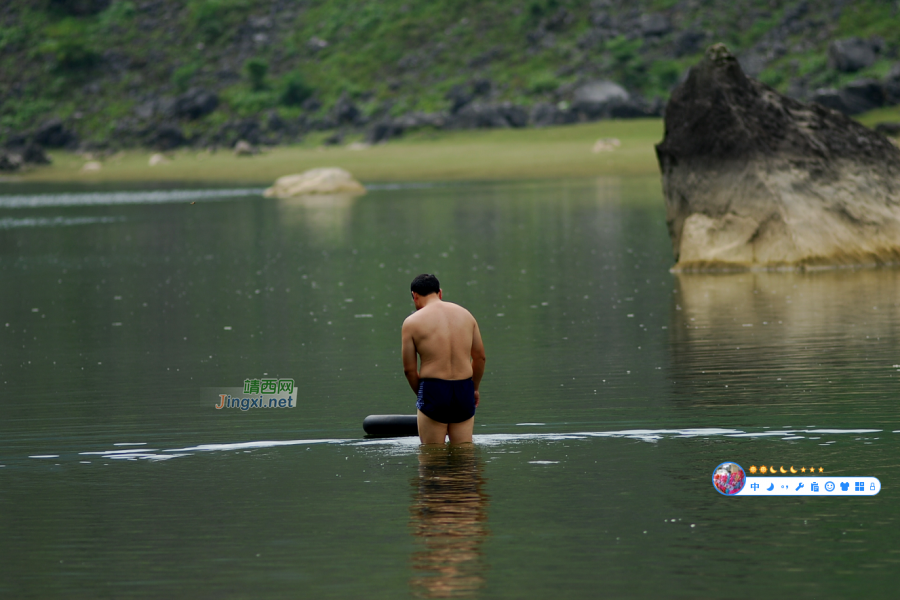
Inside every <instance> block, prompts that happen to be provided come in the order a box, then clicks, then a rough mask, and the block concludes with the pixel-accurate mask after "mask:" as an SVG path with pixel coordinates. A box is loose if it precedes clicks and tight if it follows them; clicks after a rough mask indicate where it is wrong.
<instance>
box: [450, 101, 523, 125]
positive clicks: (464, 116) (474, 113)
mask: <svg viewBox="0 0 900 600" xmlns="http://www.w3.org/2000/svg"><path fill="white" fill-rule="evenodd" d="M527 124H528V112H527V111H526V110H525V109H524V108H522V107H521V106H517V105H515V104H512V103H511V102H501V103H499V104H483V103H481V102H473V103H472V104H468V105H466V106H465V107H464V108H463V109H462V110H460V111H459V112H458V113H456V114H455V115H453V116H452V118H450V119H449V120H448V122H447V127H449V128H451V129H483V128H504V127H525V126H526V125H527Z"/></svg>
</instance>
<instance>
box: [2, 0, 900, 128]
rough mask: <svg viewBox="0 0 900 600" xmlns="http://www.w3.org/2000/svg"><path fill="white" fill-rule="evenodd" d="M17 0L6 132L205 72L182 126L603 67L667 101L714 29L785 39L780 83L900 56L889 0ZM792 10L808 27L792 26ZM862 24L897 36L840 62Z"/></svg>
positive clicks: (525, 98) (545, 80)
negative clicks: (659, 17)
mask: <svg viewBox="0 0 900 600" xmlns="http://www.w3.org/2000/svg"><path fill="white" fill-rule="evenodd" d="M77 4H79V5H87V4H90V3H89V2H81V3H77ZM8 5H9V6H8V8H7V11H6V15H7V17H6V21H5V22H4V23H3V27H2V28H0V91H2V93H0V127H4V128H6V130H0V139H2V138H4V137H6V136H7V135H9V134H10V133H12V132H13V131H14V130H17V129H22V128H29V127H33V126H34V125H36V124H37V123H39V122H40V121H42V120H44V119H46V118H48V117H52V116H60V117H63V118H65V117H67V116H69V115H74V114H76V113H79V114H82V115H83V118H81V119H79V120H78V121H77V122H75V121H70V123H69V124H70V126H72V127H73V128H75V129H76V130H77V131H78V133H79V135H80V136H81V137H82V139H94V138H97V139H99V138H102V137H103V136H104V135H106V133H107V132H108V131H109V130H110V128H111V126H112V125H114V123H112V122H111V120H112V119H122V118H125V117H133V115H134V113H133V111H134V108H135V107H136V106H137V105H138V104H140V103H143V102H145V101H146V98H147V97H148V96H174V95H176V94H179V93H182V92H184V91H186V90H187V89H189V88H191V87H199V88H203V89H207V90H211V91H214V92H216V93H217V94H219V97H220V99H221V103H220V104H219V108H217V110H216V111H215V112H214V113H212V114H210V115H207V116H204V117H202V118H201V119H198V120H197V121H196V122H192V123H190V124H189V125H188V124H184V126H185V127H188V126H189V127H190V128H191V129H192V130H196V131H198V132H203V131H208V130H210V128H212V127H214V126H218V125H220V124H221V123H224V122H226V121H228V120H229V119H233V118H235V117H251V116H257V117H259V116H260V115H261V113H263V112H265V111H269V110H273V109H276V110H279V111H281V112H285V111H286V112H285V114H290V115H293V116H297V115H299V114H300V112H299V111H300V110H301V109H300V106H301V105H303V103H304V102H305V101H306V100H307V99H309V98H311V97H315V98H316V99H317V100H318V104H319V105H320V106H321V108H320V109H319V110H318V112H314V113H309V112H306V113H304V114H305V116H306V117H307V118H309V119H316V118H321V117H323V116H325V115H326V114H328V113H329V111H330V110H331V108H332V107H333V106H334V104H335V102H336V101H337V99H338V98H340V97H341V96H342V95H345V94H346V95H348V96H349V97H350V98H351V99H352V100H353V101H354V102H355V103H356V105H357V107H358V108H359V109H360V110H361V111H362V112H363V114H366V115H382V114H390V115H401V114H404V113H407V112H409V111H424V112H434V111H442V110H447V109H448V107H449V106H450V103H449V101H448V100H447V98H446V95H447V92H448V91H449V90H450V89H451V88H452V87H453V86H455V85H463V86H469V85H470V84H471V83H472V82H473V81H474V80H476V79H477V80H482V79H483V80H488V81H490V82H491V95H490V100H491V101H512V102H515V103H517V104H520V105H524V106H526V107H528V106H530V105H533V104H535V103H538V102H553V103H559V102H565V101H567V100H571V94H572V91H573V90H574V89H575V88H576V87H577V85H578V84H579V83H581V82H584V81H587V80H590V79H611V80H613V81H616V82H618V83H620V84H622V85H623V86H625V87H626V88H627V89H628V91H629V92H631V93H633V94H637V95H640V96H642V97H643V98H644V99H646V100H647V101H652V100H654V99H655V98H659V99H661V100H665V99H666V98H667V97H668V95H669V93H670V91H671V89H672V88H673V86H674V85H676V84H677V82H678V80H679V78H680V77H682V75H683V74H684V72H685V70H686V69H687V68H688V67H690V65H692V64H694V63H695V62H696V61H697V60H699V58H700V56H701V54H702V51H703V48H704V46H705V45H707V44H709V43H712V42H716V41H724V42H726V43H727V44H729V45H730V47H731V50H732V51H734V52H736V53H737V54H739V55H746V54H747V53H753V52H755V53H757V54H758V55H761V54H766V52H768V50H771V49H772V48H776V47H777V49H778V50H777V52H774V51H772V52H769V53H768V54H766V55H767V56H770V57H771V58H770V59H768V62H767V63H766V65H765V68H764V69H763V70H762V72H761V73H760V74H759V78H760V79H761V80H762V81H765V82H766V83H768V84H770V85H772V86H774V87H776V88H777V89H779V90H780V91H786V90H787V89H788V86H789V85H791V84H792V83H795V82H796V81H797V80H802V81H803V82H804V85H805V88H806V89H807V90H814V89H817V88H819V87H830V86H840V85H843V84H845V83H847V82H849V81H851V80H853V79H856V78H859V77H875V78H879V77H883V76H884V75H885V74H886V73H887V72H888V70H889V69H890V67H891V65H892V64H893V63H894V62H895V61H896V60H898V55H900V28H897V27H896V23H897V19H898V18H900V15H898V10H900V9H898V5H897V3H896V2H890V3H885V2H879V1H877V0H859V1H858V2H853V3H846V4H845V5H844V6H843V8H840V9H839V10H838V9H836V8H835V7H834V6H833V5H832V4H827V5H826V4H819V3H813V2H807V3H806V7H807V8H806V11H805V12H804V11H802V10H800V11H799V13H798V10H799V6H800V0H748V1H747V2H739V3H735V2H731V1H730V0H706V1H704V2H702V3H684V2H675V1H674V0H638V1H637V2H636V3H635V2H626V1H625V0H611V1H610V2H609V3H596V2H592V1H591V0H529V1H527V2H521V1H519V0H432V1H431V2H409V1H408V0H381V1H379V2H363V3H361V2H358V1H357V0H308V1H306V2H296V1H293V0H291V1H284V2H275V0H260V1H258V2H252V1H251V0H188V1H187V2H179V1H177V0H157V1H155V2H137V1H136V0H111V2H110V3H109V5H108V7H107V8H106V9H105V10H102V11H100V12H95V13H91V12H90V11H87V12H83V11H82V12H79V11H81V9H79V10H78V11H74V12H73V10H72V6H74V4H73V3H69V2H65V1H62V0H59V1H57V0H44V1H41V2H35V1H34V0H9V2H8ZM70 5H71V6H70ZM96 5H97V6H103V3H96ZM836 11H837V12H836ZM652 12H662V13H663V14H664V15H665V16H666V18H668V19H669V22H670V23H671V30H670V31H668V32H665V33H661V34H658V35H656V34H652V35H650V34H645V33H644V32H642V29H641V21H640V17H641V16H642V15H646V14H648V13H652ZM794 13H797V14H800V16H799V17H790V18H792V19H794V21H792V22H794V23H801V26H796V27H794V26H791V27H788V26H786V25H785V22H786V21H785V20H786V19H788V18H789V16H790V15H791V14H794ZM688 30H690V31H694V32H699V34H700V36H701V37H700V41H698V42H697V43H696V44H695V45H689V46H687V47H686V49H685V48H682V47H681V46H679V45H678V42H677V40H678V39H679V36H680V35H681V34H682V33H684V32H686V31H688ZM776 31H777V32H778V33H777V36H774V35H775V34H773V32H776ZM854 35H856V36H861V37H865V38H869V37H870V36H880V37H881V38H882V39H883V41H884V45H883V47H884V51H883V52H881V54H879V56H878V60H877V61H876V63H875V64H873V65H872V66H870V67H868V68H867V69H864V70H863V71H860V72H858V73H839V72H837V71H835V70H833V69H830V68H828V65H827V60H826V57H827V46H828V43H829V42H830V41H831V40H833V39H839V38H845V37H850V36H854ZM773 36H774V37H773Z"/></svg>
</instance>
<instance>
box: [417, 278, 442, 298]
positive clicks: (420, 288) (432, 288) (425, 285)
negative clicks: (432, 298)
mask: <svg viewBox="0 0 900 600" xmlns="http://www.w3.org/2000/svg"><path fill="white" fill-rule="evenodd" d="M409 289H410V291H413V292H415V293H417V294H418V295H420V296H428V295H429V294H437V293H438V292H440V291H441V282H440V281H438V279H437V277H435V276H434V275H429V274H428V273H422V274H421V275H416V278H415V279H413V280H412V283H411V284H409Z"/></svg>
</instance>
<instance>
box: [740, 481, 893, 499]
mask: <svg viewBox="0 0 900 600" xmlns="http://www.w3.org/2000/svg"><path fill="white" fill-rule="evenodd" d="M880 491H881V482H880V481H879V480H878V478H877V477H847V476H843V477H748V478H747V481H746V483H745V484H744V488H743V489H742V490H741V491H740V492H738V493H737V494H734V495H735V496H874V495H875V494H877V493H878V492H880Z"/></svg>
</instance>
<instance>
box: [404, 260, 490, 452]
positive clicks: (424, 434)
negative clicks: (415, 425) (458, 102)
mask: <svg viewBox="0 0 900 600" xmlns="http://www.w3.org/2000/svg"><path fill="white" fill-rule="evenodd" d="M423 277H426V278H428V277H430V278H431V280H428V279H426V282H427V283H428V284H429V285H430V286H431V287H428V286H427V285H426V286H425V287H422V286H421V285H420V286H419V289H420V290H421V291H423V292H431V293H425V294H418V293H416V292H415V291H413V292H412V296H413V303H414V304H415V306H416V312H415V313H413V314H411V315H410V316H409V317H407V318H406V320H405V321H404V322H403V329H402V333H401V337H402V355H403V371H404V373H405V375H406V378H407V380H408V381H409V385H410V387H411V388H412V389H413V391H414V392H415V393H416V394H417V396H418V401H419V402H418V404H417V406H418V407H419V410H418V422H419V437H420V439H421V440H422V443H424V444H431V443H443V442H444V439H445V437H446V436H448V435H449V436H450V442H451V443H457V442H471V441H472V428H473V427H474V424H475V417H474V416H471V417H469V418H466V419H465V420H459V421H457V420H456V419H455V418H454V415H458V414H462V413H460V411H464V410H465V406H457V405H458V404H460V402H459V401H458V399H455V398H456V397H457V396H461V397H464V396H465V395H466V394H471V393H472V390H471V389H468V390H467V387H466V386H469V387H470V388H471V387H474V405H473V406H471V410H470V413H467V414H474V410H475V408H474V407H475V406H477V405H478V403H479V400H480V399H479V395H480V394H479V391H478V387H479V384H480V383H481V377H482V375H483V374H484V364H485V353H484V344H483V342H482V340H481V332H480V331H479V330H478V323H477V322H476V321H475V318H474V317H473V316H472V315H471V313H469V311H467V310H466V309H465V308H463V307H461V306H459V305H457V304H453V303H451V302H444V301H443V292H442V291H441V290H440V288H437V292H433V291H431V290H433V289H434V288H435V287H437V279H436V278H434V276H423V275H420V276H419V277H417V278H416V279H415V280H414V281H413V288H416V286H417V282H418V281H419V280H420V279H421V278H423ZM432 280H433V281H432ZM417 355H418V358H419V360H420V361H421V364H419V362H418V361H417V360H416V357H417ZM426 386H427V387H426ZM429 395H430V396H432V397H437V396H440V400H439V402H441V403H443V402H444V401H445V397H446V404H447V405H446V406H437V405H434V406H430V407H426V406H428V401H429V398H428V397H423V396H429ZM448 395H449V396H448ZM435 402H438V400H435ZM461 404H462V405H464V404H465V402H462V403H461ZM423 408H424V409H425V411H426V412H430V413H431V416H429V415H426V414H425V412H423V410H422V409H423ZM432 417H435V418H432Z"/></svg>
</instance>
